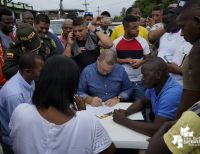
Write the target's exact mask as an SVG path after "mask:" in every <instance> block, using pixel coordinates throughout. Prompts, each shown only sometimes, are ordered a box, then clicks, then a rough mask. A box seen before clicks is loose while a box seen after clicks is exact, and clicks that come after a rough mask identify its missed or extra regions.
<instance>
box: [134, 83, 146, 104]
mask: <svg viewBox="0 0 200 154" xmlns="http://www.w3.org/2000/svg"><path fill="white" fill-rule="evenodd" d="M132 85H133V93H132V97H131V100H132V101H135V100H137V99H138V98H140V97H142V96H144V92H145V87H144V85H143V82H142V81H136V82H132Z"/></svg>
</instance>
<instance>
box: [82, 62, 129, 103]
mask: <svg viewBox="0 0 200 154" xmlns="http://www.w3.org/2000/svg"><path fill="white" fill-rule="evenodd" d="M131 93H132V84H131V82H130V80H129V78H128V75H127V73H126V72H125V70H124V68H123V67H122V66H121V65H119V64H115V65H114V67H113V70H112V72H111V73H109V74H108V75H101V74H100V73H99V71H98V70H97V66H96V63H93V64H91V65H88V66H87V67H86V68H85V69H84V70H83V71H82V73H81V77H80V82H79V87H78V95H81V96H82V97H83V98H86V97H87V96H88V95H89V96H92V97H94V96H98V97H99V98H101V99H102V100H103V101H106V100H108V99H110V98H113V97H116V96H118V95H120V96H122V97H123V99H124V100H127V99H128V98H129V96H130V95H131Z"/></svg>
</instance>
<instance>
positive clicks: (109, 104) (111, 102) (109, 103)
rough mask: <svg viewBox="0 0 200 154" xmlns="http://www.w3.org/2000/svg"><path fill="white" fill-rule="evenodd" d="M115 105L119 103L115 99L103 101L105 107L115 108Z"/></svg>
mask: <svg viewBox="0 0 200 154" xmlns="http://www.w3.org/2000/svg"><path fill="white" fill-rule="evenodd" d="M117 103H119V99H118V98H117V97H114V98H111V99H108V100H107V101H105V105H107V106H109V107H112V106H115V105H116V104H117Z"/></svg>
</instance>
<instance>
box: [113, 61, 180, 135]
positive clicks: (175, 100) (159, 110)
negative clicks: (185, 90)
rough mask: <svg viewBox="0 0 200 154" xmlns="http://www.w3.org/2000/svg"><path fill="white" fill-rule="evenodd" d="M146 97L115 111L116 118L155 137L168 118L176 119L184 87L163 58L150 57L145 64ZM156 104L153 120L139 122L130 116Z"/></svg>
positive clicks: (117, 120) (136, 129)
mask: <svg viewBox="0 0 200 154" xmlns="http://www.w3.org/2000/svg"><path fill="white" fill-rule="evenodd" d="M142 75H143V83H144V86H145V87H146V88H147V90H146V92H145V96H144V97H142V98H140V99H138V100H137V101H135V102H134V103H133V104H132V105H131V106H130V107H129V108H128V109H127V110H122V109H119V110H115V111H114V114H113V120H114V121H115V122H116V123H119V124H121V125H124V126H126V127H128V128H130V129H132V130H135V131H137V132H140V133H142V134H145V135H148V136H152V135H153V134H154V133H156V131H157V130H158V129H159V128H160V126H161V125H162V124H163V123H165V122H166V121H170V120H173V119H174V118H175V113H176V108H177V106H178V104H179V102H180V97H181V94H182V88H181V86H180V85H179V84H178V83H176V82H175V81H174V80H173V79H172V77H170V76H169V74H168V70H167V64H166V63H165V62H164V60H162V59H161V58H159V57H153V58H151V59H149V60H147V61H146V62H145V63H144V64H143V66H142ZM149 104H151V106H152V119H151V120H152V121H150V122H138V121H134V120H130V119H128V118H127V116H129V115H131V114H133V113H136V112H139V111H141V110H142V109H144V108H145V107H146V106H147V105H149Z"/></svg>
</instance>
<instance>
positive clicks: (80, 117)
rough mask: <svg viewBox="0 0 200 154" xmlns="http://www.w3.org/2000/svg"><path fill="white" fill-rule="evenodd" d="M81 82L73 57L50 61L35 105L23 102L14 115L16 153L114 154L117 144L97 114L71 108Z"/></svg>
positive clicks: (12, 134)
mask: <svg viewBox="0 0 200 154" xmlns="http://www.w3.org/2000/svg"><path fill="white" fill-rule="evenodd" d="M78 81H79V68H78V66H77V65H76V63H75V62H74V61H73V60H71V59H70V58H66V57H64V56H54V57H51V58H49V59H48V60H47V62H46V63H45V65H44V68H43V70H42V71H41V74H40V79H39V82H38V85H37V87H36V89H35V92H34V94H33V99H32V101H33V105H30V104H27V105H26V104H22V105H19V106H18V107H17V108H16V110H15V111H14V113H13V115H12V117H11V121H10V129H11V134H10V136H11V138H12V139H13V150H14V152H15V153H16V154H27V153H37V154H44V153H48V154H50V153H52V154H93V153H114V151H115V146H114V144H113V143H112V141H111V139H110V137H109V136H108V134H107V133H106V131H105V129H104V128H103V126H102V125H101V124H100V122H99V121H98V120H97V119H96V117H94V116H93V115H91V114H89V113H88V112H87V111H85V110H83V111H77V112H76V111H74V110H73V109H72V108H71V107H70V106H71V105H72V104H73V101H74V100H73V98H74V94H75V93H76V90H77V85H78ZM78 106H79V105H78Z"/></svg>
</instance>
